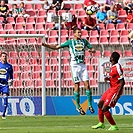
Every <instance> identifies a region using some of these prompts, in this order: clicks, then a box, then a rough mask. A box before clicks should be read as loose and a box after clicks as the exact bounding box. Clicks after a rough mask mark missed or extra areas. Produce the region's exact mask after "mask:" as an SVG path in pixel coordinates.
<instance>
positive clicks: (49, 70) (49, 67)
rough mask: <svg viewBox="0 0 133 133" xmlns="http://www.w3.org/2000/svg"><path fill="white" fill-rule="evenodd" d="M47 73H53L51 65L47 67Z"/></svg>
mask: <svg viewBox="0 0 133 133" xmlns="http://www.w3.org/2000/svg"><path fill="white" fill-rule="evenodd" d="M45 71H46V72H47V73H51V72H52V69H51V66H49V65H47V66H45Z"/></svg>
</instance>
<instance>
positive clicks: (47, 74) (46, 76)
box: [45, 71, 52, 80]
mask: <svg viewBox="0 0 133 133" xmlns="http://www.w3.org/2000/svg"><path fill="white" fill-rule="evenodd" d="M45 78H46V80H52V79H51V75H50V73H49V71H46V73H45Z"/></svg>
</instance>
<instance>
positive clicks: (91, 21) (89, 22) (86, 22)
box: [85, 17, 96, 26]
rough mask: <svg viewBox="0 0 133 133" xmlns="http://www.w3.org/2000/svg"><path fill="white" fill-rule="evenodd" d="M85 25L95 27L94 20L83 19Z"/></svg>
mask: <svg viewBox="0 0 133 133" xmlns="http://www.w3.org/2000/svg"><path fill="white" fill-rule="evenodd" d="M85 24H86V25H89V26H95V25H96V19H94V18H92V17H91V18H90V19H88V18H86V19H85Z"/></svg>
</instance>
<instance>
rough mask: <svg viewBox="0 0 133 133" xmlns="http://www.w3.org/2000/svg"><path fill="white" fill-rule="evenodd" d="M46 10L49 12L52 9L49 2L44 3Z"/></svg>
mask: <svg viewBox="0 0 133 133" xmlns="http://www.w3.org/2000/svg"><path fill="white" fill-rule="evenodd" d="M44 9H45V10H47V11H48V10H51V9H52V5H51V4H49V3H48V1H47V0H46V1H45V2H44Z"/></svg>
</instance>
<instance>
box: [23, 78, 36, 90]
mask: <svg viewBox="0 0 133 133" xmlns="http://www.w3.org/2000/svg"><path fill="white" fill-rule="evenodd" d="M24 86H25V87H26V88H34V82H33V80H29V79H27V80H26V81H25V84H24Z"/></svg>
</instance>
